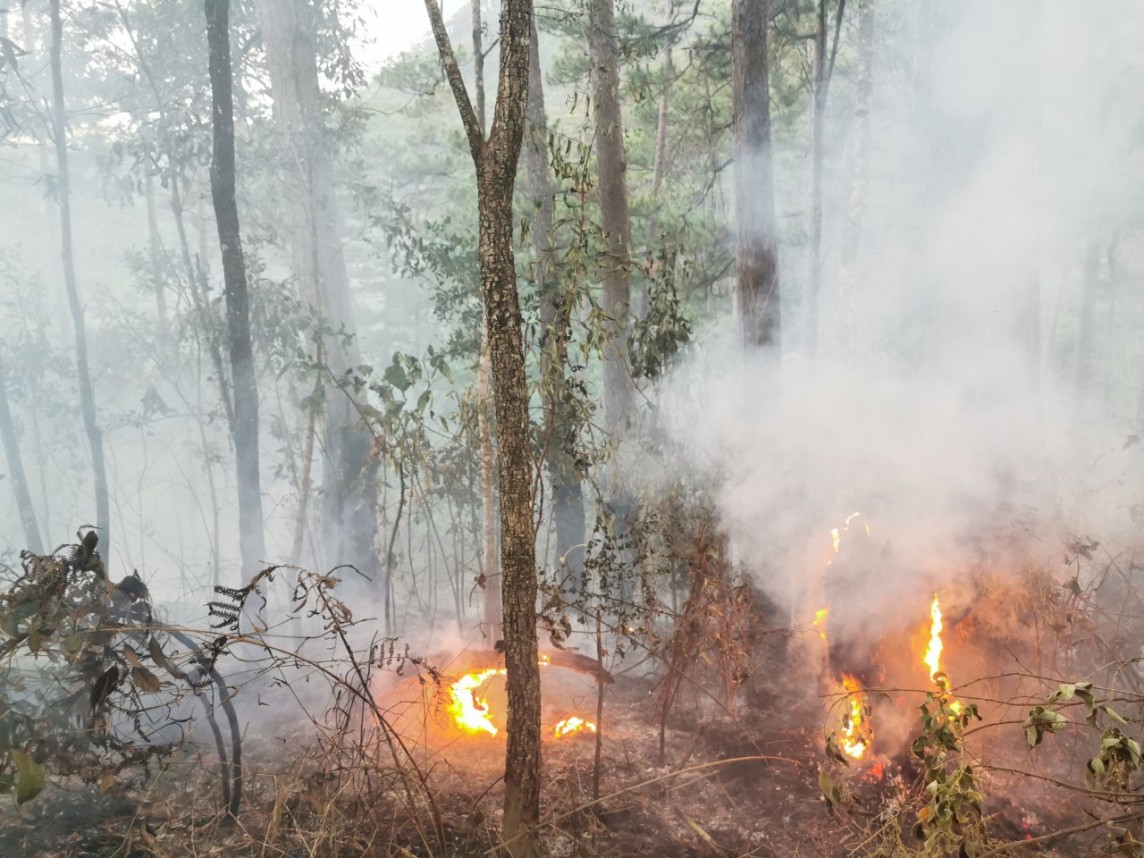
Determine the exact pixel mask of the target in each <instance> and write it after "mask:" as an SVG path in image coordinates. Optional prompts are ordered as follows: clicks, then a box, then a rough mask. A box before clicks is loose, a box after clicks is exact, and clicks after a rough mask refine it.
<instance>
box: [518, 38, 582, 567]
mask: <svg viewBox="0 0 1144 858" xmlns="http://www.w3.org/2000/svg"><path fill="white" fill-rule="evenodd" d="M527 121H528V124H527V126H526V130H525V140H524V152H523V157H524V166H525V181H526V190H527V193H528V197H529V198H530V199H531V201H532V207H531V208H530V211H532V230H531V233H532V253H533V257H534V259H535V266H534V277H535V279H536V287H537V291H538V292H539V293H540V331H541V333H540V338H541V339H540V343H541V352H540V378H541V383H540V389H541V395H542V396H543V398H544V430H543V432H544V443H543V445H542V446H543V448H544V458H545V462H546V464H547V465H548V479H549V482H550V484H551V486H552V495H551V498H552V500H551V503H552V520H553V523H554V524H555V525H556V558H557V560H558V561H562V562H564V563H565V564H567V567H568V571H569V573H570V574H571V576H572V580H571V582H570V583H571V584H572V586H574V587H577V588H578V587H579V585H580V582H581V579H582V578H583V575H584V549H583V546H584V543H585V542H586V535H585V528H584V494H583V476H584V475H583V474H582V473H581V472H580V469H579V468H578V467H577V465H576V448H577V446H578V440H577V436H578V434H579V433H578V427H577V426H576V422H575V415H574V412H573V409H572V408H571V398H572V390H571V389H570V387H569V383H568V376H567V366H568V357H567V351H568V339H569V337H570V336H571V333H570V327H571V314H572V305H571V298H570V296H569V295H568V293H567V290H566V289H565V288H564V284H563V283H561V281H560V276H559V272H558V270H557V266H556V251H555V248H554V247H553V243H554V241H555V236H556V212H555V195H556V191H555V189H554V188H553V186H552V179H551V174H550V172H549V169H548V120H547V117H546V116H545V112H544V84H543V78H542V76H541V70H540V50H539V47H538V45H537V38H536V29H535V27H533V32H532V43H531V45H530V46H529V58H528V107H527Z"/></svg>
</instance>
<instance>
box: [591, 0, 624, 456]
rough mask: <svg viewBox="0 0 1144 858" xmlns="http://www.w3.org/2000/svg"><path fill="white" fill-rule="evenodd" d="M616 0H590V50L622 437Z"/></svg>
mask: <svg viewBox="0 0 1144 858" xmlns="http://www.w3.org/2000/svg"><path fill="white" fill-rule="evenodd" d="M615 19H616V14H615V7H614V5H613V0H591V2H590V4H589V6H588V51H589V53H590V55H591V68H592V75H593V87H592V95H593V98H594V99H595V104H596V177H597V182H596V184H597V188H596V190H597V193H598V195H599V199H600V223H601V226H603V229H604V234H605V235H606V236H607V242H608V252H607V256H606V258H605V260H604V294H603V301H602V302H601V306H602V308H603V311H604V316H605V319H606V321H605V330H604V429H605V431H606V432H607V433H608V435H609V436H611V437H612V438H619V437H620V436H621V435H622V434H623V431H624V429H625V427H626V425H627V421H628V417H629V414H628V411H629V409H630V408H631V404H632V381H631V371H630V369H629V366H628V315H629V311H630V306H631V282H632V274H631V248H632V222H631V216H630V214H629V212H628V176H627V173H628V155H627V151H626V149H625V147H624V121H623V115H622V112H621V107H620V48H619V44H618V43H617V41H616V20H615Z"/></svg>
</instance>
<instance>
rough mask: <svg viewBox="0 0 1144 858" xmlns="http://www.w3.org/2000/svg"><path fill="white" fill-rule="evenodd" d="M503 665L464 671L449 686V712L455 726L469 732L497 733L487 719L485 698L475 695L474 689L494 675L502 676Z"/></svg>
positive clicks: (487, 707) (487, 710)
mask: <svg viewBox="0 0 1144 858" xmlns="http://www.w3.org/2000/svg"><path fill="white" fill-rule="evenodd" d="M504 673H505V670H504V668H503V667H491V668H489V669H488V670H482V671H479V672H476V673H466V674H465V675H464V676H462V677H461V678H460V679H458V680H457V681H456V682H454V683H453V684H452V685H451V686H450V687H449V692H450V694H451V695H452V698H453V699H452V700H451V701H450V703H449V713H450V714H451V715H452V716H453V720H454V721H456V722H457V726H458V727H460V728H461V729H462V730H467V731H468V732H470V733H481V732H484V733H488V734H489V735H490V736H495V735H496V734H497V728H496V727H495V726H493V722H492V721H490V720H489V704H488V701H487V700H483V699H481V698H480V697H477V695H476V693H475V692H476V690H477V689H478V688H480V687H481V686H482V685H484V684H485V683H486V682H488V680H489V679H491V678H492V677H494V676H504Z"/></svg>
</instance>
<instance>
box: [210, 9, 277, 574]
mask: <svg viewBox="0 0 1144 858" xmlns="http://www.w3.org/2000/svg"><path fill="white" fill-rule="evenodd" d="M204 8H205V11H206V19H207V46H208V48H209V61H208V62H209V69H210V81H211V105H212V110H211V117H212V126H213V130H214V134H213V138H214V139H213V150H212V156H211V169H210V174H211V199H212V200H213V201H214V210H215V223H216V225H217V227H218V240H219V247H220V249H221V251H222V271H223V289H224V293H225V295H226V317H227V319H226V320H227V339H228V342H229V346H230V366H231V375H232V378H233V385H232V389H233V390H234V450H235V460H236V461H235V464H236V470H237V478H238V527H239V548H240V551H241V554H242V566H243V570H244V572H245V573H247V574H249V573H250V572H253V571H254V570H255V569H257V568H259V567H260V566H261V565H262V563H263V562H264V560H265V556H266V547H265V543H264V537H263V530H262V527H263V524H262V490H261V480H260V478H259V472H258V385H257V381H256V379H255V374H254V355H253V349H252V346H251V338H250V294H249V291H248V288H247V282H246V260H245V258H244V257H243V252H242V234H241V230H240V229H239V222H238V203H237V200H236V194H235V184H236V178H235V165H234V100H233V91H232V86H231V66H230V33H229V13H230V2H229V0H204Z"/></svg>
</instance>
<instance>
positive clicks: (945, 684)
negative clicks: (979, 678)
mask: <svg viewBox="0 0 1144 858" xmlns="http://www.w3.org/2000/svg"><path fill="white" fill-rule="evenodd" d="M944 628H945V624H944V623H942V620H941V604H940V603H939V602H938V598H937V594H936V593H935V594H934V597H933V603H932V604H931V605H930V640H929V646H928V647H926V655H925V659H924V661H925V663H926V667H928V668H929V672H930V681H931V682H933V683H935V684H936V685H937V686H938V688H939V689H940V690H941V692H942V699H943V700H944V699H946V698H948V697H949V696H950V695H949V690H950V689H949V677H948V676H946V674H945V671H943V670H942V669H941V653H942V650H943V649H944V646H943V645H942V642H941V633H942V630H943V629H944ZM948 705H949V708H950V709H952V710H953V712H954V713H955V714H956V713H959V712H961V702H960V701H958V700H953V701H951V702H949V704H948Z"/></svg>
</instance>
